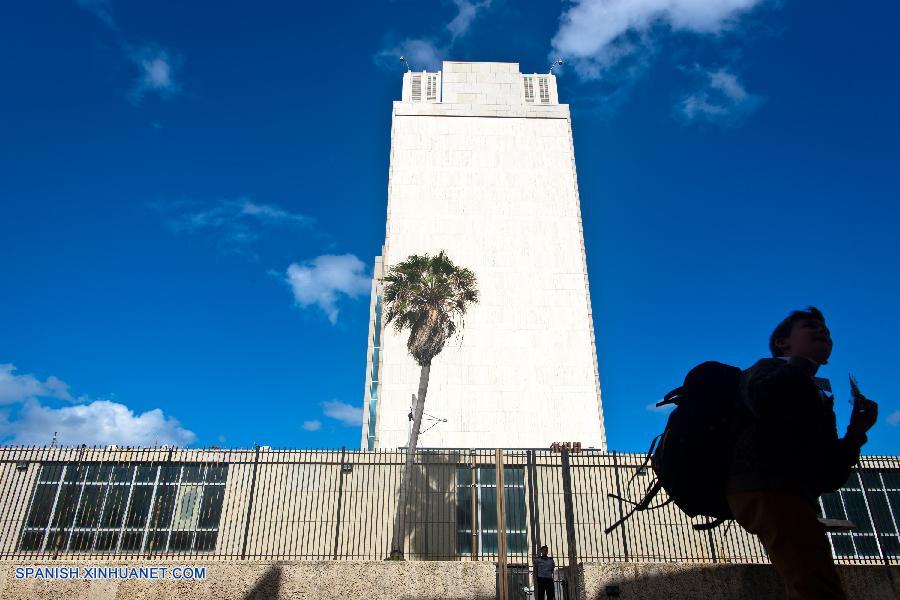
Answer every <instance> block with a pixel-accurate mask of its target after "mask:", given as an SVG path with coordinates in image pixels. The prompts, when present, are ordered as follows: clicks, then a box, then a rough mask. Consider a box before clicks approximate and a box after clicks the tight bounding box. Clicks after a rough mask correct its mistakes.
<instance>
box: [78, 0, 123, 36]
mask: <svg viewBox="0 0 900 600" xmlns="http://www.w3.org/2000/svg"><path fill="white" fill-rule="evenodd" d="M76 2H77V3H78V6H80V7H81V8H83V9H84V10H86V11H88V12H89V13H91V14H93V15H94V16H95V17H97V18H98V19H100V20H101V21H103V22H104V23H105V24H106V26H107V27H109V28H110V29H113V30H117V29H118V27H117V26H116V22H115V20H113V16H112V4H111V3H110V0H76Z"/></svg>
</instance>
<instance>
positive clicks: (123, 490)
mask: <svg viewBox="0 0 900 600" xmlns="http://www.w3.org/2000/svg"><path fill="white" fill-rule="evenodd" d="M128 490H129V486H125V485H111V486H109V491H108V492H107V493H106V504H104V506H103V516H102V517H101V518H100V526H101V527H119V526H120V525H121V524H122V520H123V518H124V517H125V503H126V502H127V501H128Z"/></svg>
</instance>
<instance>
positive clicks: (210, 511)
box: [197, 485, 225, 527]
mask: <svg viewBox="0 0 900 600" xmlns="http://www.w3.org/2000/svg"><path fill="white" fill-rule="evenodd" d="M224 498H225V486H223V485H210V486H206V489H204V490H203V499H202V500H201V502H200V518H199V519H198V521H197V526H198V527H218V526H219V518H220V517H221V516H222V500H223V499H224Z"/></svg>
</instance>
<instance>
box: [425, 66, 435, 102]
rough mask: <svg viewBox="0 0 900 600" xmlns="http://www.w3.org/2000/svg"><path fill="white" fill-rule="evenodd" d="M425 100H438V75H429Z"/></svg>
mask: <svg viewBox="0 0 900 600" xmlns="http://www.w3.org/2000/svg"><path fill="white" fill-rule="evenodd" d="M425 100H427V101H428V102H434V101H435V100H437V73H429V74H428V76H427V80H426V84H425Z"/></svg>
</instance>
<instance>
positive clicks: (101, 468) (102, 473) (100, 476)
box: [88, 464, 113, 481]
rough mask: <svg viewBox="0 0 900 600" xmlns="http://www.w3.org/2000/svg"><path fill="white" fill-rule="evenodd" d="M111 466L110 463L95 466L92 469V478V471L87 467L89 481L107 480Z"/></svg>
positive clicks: (110, 472)
mask: <svg viewBox="0 0 900 600" xmlns="http://www.w3.org/2000/svg"><path fill="white" fill-rule="evenodd" d="M112 470H113V466H112V465H110V464H100V465H97V468H96V469H94V471H93V478H92V477H91V473H92V471H91V470H90V469H88V480H89V481H109V476H110V475H111V474H112Z"/></svg>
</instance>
